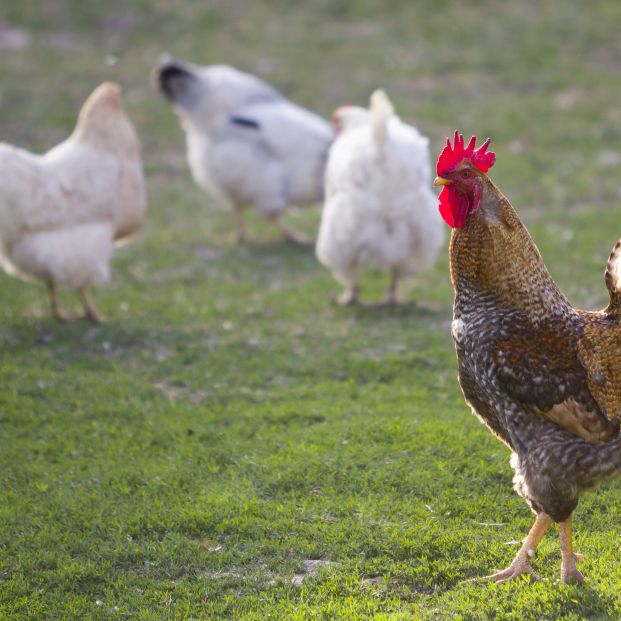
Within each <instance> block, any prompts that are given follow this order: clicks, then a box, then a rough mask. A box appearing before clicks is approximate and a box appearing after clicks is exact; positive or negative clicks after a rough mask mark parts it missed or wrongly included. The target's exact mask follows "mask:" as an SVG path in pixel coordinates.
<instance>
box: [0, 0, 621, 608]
mask: <svg viewBox="0 0 621 621" xmlns="http://www.w3.org/2000/svg"><path fill="white" fill-rule="evenodd" d="M379 6H381V7H382V8H381V10H380V9H379V8H378V7H379ZM620 24H621V3H619V2H616V1H615V0H609V1H604V0H594V1H593V2H589V3H585V2H580V1H579V0H546V1H539V0H527V1H526V0H525V1H523V2H513V3H509V2H500V1H492V0H488V1H475V0H472V1H470V2H457V1H454V2H453V1H449V0H444V1H443V0H433V1H432V0H426V1H423V0H421V1H419V2H407V3H406V2H399V1H397V0H391V1H386V2H383V3H379V2H378V3H373V2H371V1H370V0H337V1H335V2H328V1H327V0H309V1H307V2H305V3H288V2H284V1H283V0H263V1H257V2H243V1H242V0H214V1H211V2H204V1H201V2H199V1H196V2H187V1H186V2H174V3H172V2H165V1H164V0H151V1H148V0H135V1H134V2H132V3H128V2H124V1H121V0H111V1H108V2H102V1H96V0H85V1H79V0H73V1H70V0H65V1H62V0H49V1H46V2H38V3H35V2H32V1H31V0H21V1H19V2H18V1H17V0H3V4H2V10H1V11H0V53H1V54H2V62H1V63H0V138H1V139H2V140H4V141H6V142H10V143H13V144H18V145H21V146H24V147H27V148H29V149H32V150H39V151H41V150H45V149H47V148H49V147H50V146H52V145H53V144H55V143H57V142H58V141H60V140H62V139H63V137H64V136H66V134H67V133H68V132H69V131H70V130H71V128H72V125H73V123H74V120H75V116H76V113H77V110H78V109H79V106H80V104H81V102H82V101H83V99H84V98H85V97H86V96H87V95H88V93H89V92H90V91H91V90H92V89H93V88H94V87H95V86H96V85H97V84H98V83H99V82H100V81H102V80H104V79H112V80H115V81H118V82H119V83H120V84H121V85H122V86H123V88H124V93H125V96H124V97H125V103H126V107H127V109H128V112H129V114H130V116H131V117H132V119H133V121H134V123H135V125H136V127H137V129H138V132H139V134H140V137H141V141H142V145H143V152H144V159H145V171H146V175H147V184H148V192H149V207H148V214H147V218H146V221H145V223H144V226H143V228H142V230H141V231H140V233H139V235H138V236H137V237H136V239H135V240H134V241H133V243H131V244H130V245H127V246H126V247H124V248H122V249H120V250H119V251H118V252H117V254H116V256H115V259H114V262H113V276H112V281H111V283H110V285H109V286H107V287H106V288H103V289H101V290H100V291H98V292H96V293H95V299H96V301H97V304H98V307H99V309H100V310H101V311H102V313H103V314H104V315H105V316H106V318H107V322H106V323H105V325H103V326H96V327H95V326H92V325H90V324H87V323H76V324H71V325H59V324H56V323H54V322H53V321H52V320H51V319H50V318H49V314H48V308H47V299H46V295H45V290H44V288H43V287H42V286H35V285H31V284H26V283H22V282H20V281H17V280H14V279H11V278H9V277H8V276H6V275H4V274H2V275H0V291H1V292H2V304H1V306H0V317H1V321H0V493H1V502H0V618H2V619H11V620H12V619H37V620H38V619H116V618H119V619H121V618H131V619H244V620H250V619H256V620H263V619H276V620H281V619H282V620H288V619H293V620H303V619H348V620H349V619H351V620H355V619H370V618H373V619H380V620H383V619H385V620H400V619H455V620H458V619H498V620H501V619H533V620H541V619H576V620H578V619H585V618H588V619H617V618H619V617H620V616H621V593H620V590H619V585H620V584H621V563H620V562H619V549H620V540H619V534H620V533H621V503H620V501H621V486H620V485H619V484H618V483H617V484H613V485H610V486H608V487H606V488H602V489H600V490H598V491H597V492H595V493H593V494H591V495H589V496H587V497H585V498H584V499H583V500H582V502H581V503H580V506H579V508H578V510H577V512H576V519H575V536H576V547H577V549H578V550H579V551H580V552H582V553H583V554H584V555H585V560H584V561H583V562H582V564H581V568H582V569H583V571H584V573H585V574H586V576H587V577H588V579H589V581H588V583H587V584H586V586H584V587H576V586H564V585H562V584H560V582H559V566H560V553H559V548H558V541H557V538H556V535H555V533H550V534H549V535H548V536H547V537H546V539H545V540H544V542H543V544H542V545H541V548H540V550H539V552H538V554H537V558H536V559H535V568H536V570H537V571H538V572H539V573H540V575H541V576H542V577H543V580H542V581H541V582H538V583H536V584H532V585H531V584H528V583H526V582H518V583H515V584H508V585H498V586H495V585H490V584H479V583H472V582H467V581H468V579H470V578H473V577H476V576H479V575H483V574H485V573H489V572H490V571H492V570H493V569H499V568H502V567H504V566H506V565H507V564H508V563H509V561H510V559H511V558H512V557H513V555H514V554H515V552H516V549H517V546H518V545H519V541H520V540H521V539H522V538H523V537H524V536H525V534H526V532H527V531H528V528H529V527H530V524H531V521H532V515H531V513H530V511H529V510H528V508H527V507H526V504H525V503H524V502H523V501H522V500H521V499H520V498H518V497H517V496H516V495H515V494H514V493H513V491H512V486H511V477H512V472H511V470H510V468H509V464H508V459H509V454H508V451H507V450H506V449H505V447H504V446H503V445H501V444H500V443H499V442H498V441H496V440H495V439H494V438H493V437H492V436H491V435H490V434H489V433H488V432H487V431H486V429H485V428H484V427H483V426H481V425H480V424H479V423H478V422H477V421H476V419H475V418H474V417H473V416H472V415H471V413H470V411H469V410H468V408H467V407H466V405H465V404H464V402H463V399H462V396H461V393H460V390H459V387H458V384H457V379H456V363H455V356H454V351H453V345H452V341H451V338H450V334H449V327H450V321H451V303H452V293H451V288H450V281H449V277H448V262H447V258H446V253H443V254H442V257H441V259H440V260H439V261H438V263H437V264H436V265H435V266H434V267H433V269H431V270H430V271H428V272H427V273H425V274H422V275H420V276H419V277H417V278H416V279H415V280H414V281H412V283H411V284H410V285H409V287H408V288H407V294H408V296H409V298H410V299H411V300H412V303H411V304H408V305H405V306H403V307H399V308H396V309H380V310H377V309H369V308H339V307H336V306H335V305H333V304H332V303H331V298H332V297H333V296H334V295H335V294H336V293H338V291H339V286H338V285H337V284H336V283H335V281H334V280H333V279H332V277H331V275H330V274H329V273H328V272H327V271H326V270H325V269H323V268H322V267H321V266H320V265H319V264H318V263H317V262H316V260H315V258H314V255H313V251H312V248H303V247H297V246H293V245H291V244H288V243H285V242H282V241H281V240H280V239H279V238H278V235H277V233H276V232H275V230H273V229H272V227H270V226H269V225H268V224H266V223H264V222H263V221H262V220H261V219H260V218H258V217H250V218H249V230H250V234H251V235H252V237H253V242H252V243H246V244H242V245H235V244H233V243H232V241H230V240H229V233H230V232H231V231H232V230H233V215H232V214H231V213H229V212H227V211H223V210H219V209H217V208H216V207H215V205H214V204H213V202H212V200H211V199H210V198H209V197H207V196H206V195H205V194H204V193H202V192H201V191H200V190H198V189H197V188H196V187H195V186H194V185H193V183H192V181H191V179H190V175H189V172H188V170H187V166H186V164H185V157H184V142H183V136H182V133H181V130H180V128H179V125H178V122H177V119H176V118H175V116H174V114H173V113H172V111H171V109H170V107H169V106H168V104H167V103H166V102H165V101H164V100H163V98H162V97H160V96H159V95H158V94H157V93H156V92H155V90H154V89H153V87H152V85H151V83H150V70H151V68H152V66H153V65H154V63H155V62H156V60H157V57H158V55H159V54H160V53H161V52H170V53H173V54H174V55H176V56H178V57H180V58H185V59H189V60H194V61H196V62H199V63H212V62H227V63H230V64H233V65H236V66H238V67H240V68H243V69H246V70H249V71H251V72H254V73H257V74H259V75H261V76H262V77H263V78H265V79H266V80H268V81H270V82H272V83H274V84H275V85H277V86H278V87H279V88H280V89H281V90H282V91H283V92H284V93H286V94H287V95H288V96H290V97H292V98H294V99H295V100H296V101H299V102H301V103H303V104H304V105H306V106H308V107H309V108H311V109H314V110H316V111H317V112H319V113H321V114H323V115H324V116H328V115H329V114H330V112H331V111H332V109H333V108H335V107H336V106H337V105H339V104H341V103H344V102H349V103H360V104H364V103H365V101H366V100H367V97H368V95H369V93H370V92H371V91H372V90H373V89H374V88H376V87H378V86H383V87H384V88H385V89H386V90H387V91H388V93H389V95H390V96H391V97H392V99H393V100H394V102H395V104H396V107H397V109H398V111H399V112H400V114H401V116H402V117H403V118H404V119H405V120H407V121H409V122H412V123H414V124H416V125H417V126H418V127H419V128H420V129H421V130H422V131H423V132H424V133H425V134H426V135H428V136H429V137H430V139H431V143H432V152H433V154H434V158H435V156H436V155H437V153H438V151H439V149H440V148H441V146H442V143H443V140H444V138H445V136H446V135H447V134H449V133H451V132H452V131H453V130H454V129H455V128H459V129H460V130H462V131H463V132H464V133H466V134H470V133H474V134H477V135H479V136H481V137H484V136H487V135H489V136H491V137H492V140H493V142H492V148H493V149H494V151H495V152H496V154H497V157H498V162H497V165H496V166H495V168H494V170H493V175H492V176H493V178H494V180H495V181H496V182H497V184H498V185H499V186H500V188H501V189H502V190H503V191H504V192H505V194H507V195H508V196H509V197H510V199H511V200H512V202H513V204H514V206H515V207H516V209H517V210H518V211H519V213H520V214H521V215H522V217H523V219H524V221H525V222H526V224H527V225H528V227H529V229H530V230H531V232H532V234H533V236H534V237H535V240H536V242H537V243H538V245H539V247H540V249H541V251H542V254H543V256H544V259H545V260H546V262H547V265H548V266H549V268H550V270H551V272H552V274H553V275H554V277H555V278H556V279H557V281H558V282H559V283H560V285H561V287H562V289H563V290H564V291H565V292H566V293H567V294H568V296H569V297H570V299H571V300H572V301H574V302H575V303H576V304H577V305H580V306H582V307H587V308H598V307H601V306H602V305H604V304H605V301H606V289H605V287H604V279H603V269H604V265H605V261H606V259H607V256H608V253H609V251H610V248H611V247H612V245H613V244H614V242H615V241H616V239H617V238H618V237H619V236H620V235H621V217H620V216H621V176H620V175H619V172H618V171H619V167H620V165H621V104H620V103H619V102H620V101H621V79H619V71H620V69H621V38H620V37H619V25H620ZM291 219H292V221H293V222H294V223H295V224H296V226H297V227H298V228H301V229H304V230H306V232H308V233H311V234H314V232H315V231H316V227H317V223H318V220H319V207H312V208H308V209H306V210H304V211H300V212H299V213H296V214H293V215H292V216H291ZM385 283H386V276H385V275H382V274H379V273H370V274H368V275H367V276H366V277H365V279H364V281H363V297H365V296H366V297H369V298H372V297H379V296H380V295H381V294H382V293H383V289H384V286H385ZM63 301H64V303H65V305H66V306H68V307H71V306H72V305H74V306H76V305H77V302H76V301H75V300H74V298H73V297H72V296H71V295H65V296H64V297H63Z"/></svg>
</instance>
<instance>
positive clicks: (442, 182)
mask: <svg viewBox="0 0 621 621" xmlns="http://www.w3.org/2000/svg"><path fill="white" fill-rule="evenodd" d="M451 183H453V182H452V181H451V180H450V179H445V178H444V177H436V178H435V179H434V180H433V185H451Z"/></svg>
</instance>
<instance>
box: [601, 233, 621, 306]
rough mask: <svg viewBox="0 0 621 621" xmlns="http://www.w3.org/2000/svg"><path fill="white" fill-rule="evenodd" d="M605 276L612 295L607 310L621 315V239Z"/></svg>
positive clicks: (610, 258)
mask: <svg viewBox="0 0 621 621" xmlns="http://www.w3.org/2000/svg"><path fill="white" fill-rule="evenodd" d="M604 277H605V279H606V287H608V293H609V295H610V302H609V303H608V307H607V308H606V312H607V313H608V314H610V315H621V239H620V240H619V241H618V242H617V243H616V244H615V246H614V248H613V249H612V252H611V253H610V257H609V258H608V263H607V264H606V272H605V276H604Z"/></svg>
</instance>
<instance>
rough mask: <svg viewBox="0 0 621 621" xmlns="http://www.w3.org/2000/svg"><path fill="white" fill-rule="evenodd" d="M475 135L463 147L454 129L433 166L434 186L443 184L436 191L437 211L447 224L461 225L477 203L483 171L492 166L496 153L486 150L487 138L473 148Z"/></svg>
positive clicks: (461, 138) (458, 134) (461, 137)
mask: <svg viewBox="0 0 621 621" xmlns="http://www.w3.org/2000/svg"><path fill="white" fill-rule="evenodd" d="M475 143H476V137H475V136H472V138H470V142H468V144H467V145H466V146H464V137H463V136H462V135H461V134H460V133H459V132H457V131H455V137H454V139H453V144H451V141H450V140H449V139H448V138H447V139H446V146H445V147H444V149H443V150H442V153H440V157H439V158H438V164H437V166H436V173H437V175H438V176H437V177H436V179H435V181H434V185H441V186H444V187H443V188H442V192H441V193H440V214H441V215H442V218H443V219H444V221H445V222H446V223H447V224H448V225H449V226H451V227H453V228H455V227H457V228H461V227H463V226H464V224H465V223H466V218H467V217H468V215H469V214H470V213H472V212H473V211H474V210H475V209H476V208H477V207H478V206H479V202H480V200H481V194H482V192H483V187H484V183H485V177H486V175H485V173H486V172H487V171H488V170H489V169H490V168H491V167H492V166H493V165H494V162H495V161H496V156H495V155H494V153H492V152H491V151H488V150H487V147H488V146H489V143H490V139H489V138H488V139H487V140H486V141H485V142H484V143H483V144H482V145H481V146H480V147H479V148H478V149H475V148H474V146H475Z"/></svg>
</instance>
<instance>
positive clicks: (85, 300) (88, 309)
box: [79, 287, 103, 323]
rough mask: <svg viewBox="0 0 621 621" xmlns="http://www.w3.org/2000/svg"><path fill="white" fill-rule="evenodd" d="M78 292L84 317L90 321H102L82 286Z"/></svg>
mask: <svg viewBox="0 0 621 621" xmlns="http://www.w3.org/2000/svg"><path fill="white" fill-rule="evenodd" d="M79 293H80V300H82V306H83V307H84V317H86V319H90V321H92V322H93V323H103V318H102V317H101V315H100V314H99V313H98V312H97V309H96V308H95V305H94V304H93V302H92V300H91V299H90V297H89V296H88V293H87V291H86V288H85V287H82V288H81V289H80V290H79Z"/></svg>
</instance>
